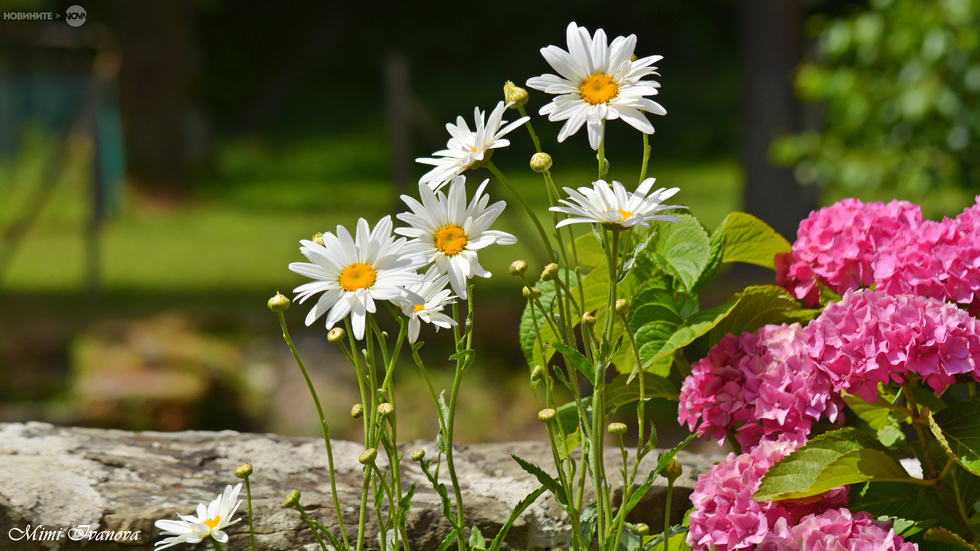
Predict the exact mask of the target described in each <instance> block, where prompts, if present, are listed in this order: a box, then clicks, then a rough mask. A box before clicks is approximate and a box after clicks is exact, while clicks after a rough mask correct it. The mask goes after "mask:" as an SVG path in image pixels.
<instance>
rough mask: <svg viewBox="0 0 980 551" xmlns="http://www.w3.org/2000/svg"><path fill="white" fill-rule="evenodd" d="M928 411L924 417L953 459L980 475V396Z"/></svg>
mask: <svg viewBox="0 0 980 551" xmlns="http://www.w3.org/2000/svg"><path fill="white" fill-rule="evenodd" d="M925 413H926V414H925V415H923V417H924V418H925V419H926V421H927V422H928V423H929V428H930V429H931V430H932V433H933V435H935V436H936V440H938V441H939V443H940V445H942V447H943V450H945V451H946V453H947V455H949V457H950V459H952V460H953V461H956V462H957V463H959V464H960V465H961V466H963V468H965V469H967V470H968V471H970V472H972V473H973V474H976V475H980V397H974V398H971V399H969V400H964V401H962V402H957V403H955V404H951V405H949V406H947V407H946V409H944V410H942V411H939V412H936V413H929V412H928V411H927V412H925Z"/></svg>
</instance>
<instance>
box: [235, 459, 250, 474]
mask: <svg viewBox="0 0 980 551" xmlns="http://www.w3.org/2000/svg"><path fill="white" fill-rule="evenodd" d="M251 474H252V466H251V465H249V464H248V463H242V464H241V465H239V466H238V468H237V469H235V476H237V477H238V478H248V477H249V476H250V475H251Z"/></svg>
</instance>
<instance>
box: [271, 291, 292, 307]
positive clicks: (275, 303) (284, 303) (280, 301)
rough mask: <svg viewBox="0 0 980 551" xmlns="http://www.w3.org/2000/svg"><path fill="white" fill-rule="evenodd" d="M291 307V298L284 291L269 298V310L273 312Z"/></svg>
mask: <svg viewBox="0 0 980 551" xmlns="http://www.w3.org/2000/svg"><path fill="white" fill-rule="evenodd" d="M287 309H289V299H288V298H286V297H285V296H283V294H282V293H276V296H274V297H272V298H270V299H269V310H272V311H273V312H285V311H286V310H287Z"/></svg>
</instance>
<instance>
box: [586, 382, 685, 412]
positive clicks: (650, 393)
mask: <svg viewBox="0 0 980 551" xmlns="http://www.w3.org/2000/svg"><path fill="white" fill-rule="evenodd" d="M638 377H643V397H644V399H646V400H649V399H651V398H665V399H667V400H674V401H676V400H677V399H678V397H679V396H680V394H679V392H678V391H677V387H676V386H674V383H672V382H670V380H669V379H666V378H664V377H660V376H658V375H654V374H652V373H642V374H641V375H638V376H637V377H636V378H634V380H633V381H632V382H629V379H630V377H629V375H626V374H624V375H619V376H617V377H616V378H615V379H613V380H612V381H610V382H608V383H606V388H605V394H604V397H605V401H606V409H607V410H608V411H607V412H606V413H611V412H612V411H614V410H615V409H617V408H620V407H622V406H625V405H626V404H631V403H633V402H636V401H639V399H640V382H639V381H638V380H637V378H638Z"/></svg>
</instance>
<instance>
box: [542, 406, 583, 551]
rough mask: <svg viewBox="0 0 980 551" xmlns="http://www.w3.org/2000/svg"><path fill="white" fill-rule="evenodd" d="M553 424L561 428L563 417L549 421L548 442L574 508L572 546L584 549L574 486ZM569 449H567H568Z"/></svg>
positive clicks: (563, 444) (566, 493)
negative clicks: (556, 438)
mask: <svg viewBox="0 0 980 551" xmlns="http://www.w3.org/2000/svg"><path fill="white" fill-rule="evenodd" d="M552 425H557V427H558V429H559V430H560V429H561V419H555V421H554V422H553V423H548V443H550V444H551V454H552V456H553V457H554V461H555V468H556V469H557V470H558V479H559V482H560V483H561V487H562V490H564V491H565V502H566V503H568V505H569V506H570V507H572V510H571V511H569V515H568V516H569V518H570V519H571V521H572V548H573V549H576V550H580V549H582V541H581V540H582V535H581V534H579V512H578V511H577V510H576V509H574V505H573V501H572V497H573V496H572V493H573V490H572V486H571V485H570V484H569V482H568V479H567V478H566V474H565V471H564V469H562V460H561V454H560V453H558V445H557V444H556V442H555V430H554V427H553V426H552ZM560 438H562V448H563V449H564V447H565V440H564V438H565V437H564V436H560ZM566 451H567V450H566Z"/></svg>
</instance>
